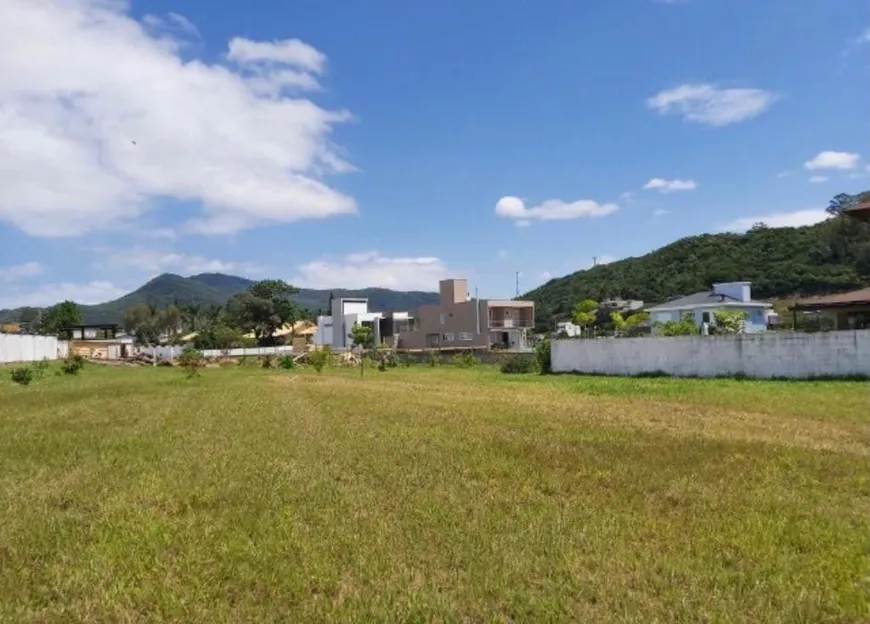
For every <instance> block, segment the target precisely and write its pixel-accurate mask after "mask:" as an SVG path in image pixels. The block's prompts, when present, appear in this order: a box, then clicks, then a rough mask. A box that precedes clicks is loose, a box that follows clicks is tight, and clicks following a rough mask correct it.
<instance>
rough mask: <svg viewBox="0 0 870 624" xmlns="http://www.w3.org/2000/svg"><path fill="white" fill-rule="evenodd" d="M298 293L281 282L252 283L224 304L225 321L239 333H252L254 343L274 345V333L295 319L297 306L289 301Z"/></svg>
mask: <svg viewBox="0 0 870 624" xmlns="http://www.w3.org/2000/svg"><path fill="white" fill-rule="evenodd" d="M298 292H299V289H298V288H294V287H293V286H291V285H290V284H288V283H286V282H284V281H282V280H263V281H261V282H256V283H255V284H253V285H252V286H251V287H250V288H248V290H246V291H245V292H241V293H238V294H236V295H233V296H232V297H231V298H230V300H229V301H228V302H227V308H226V312H227V314H226V315H227V319H228V321H229V322H230V324H232V325H234V326H236V327H238V328H239V329H241V330H242V331H243V332H253V333H254V336H255V337H256V339H257V343H258V344H259V345H261V346H268V345H272V344H274V343H275V337H274V334H275V331H276V330H278V329H280V328H281V327H283V326H284V325H286V324H288V323H289V324H292V323H295V322H296V321H297V320H299V307H298V306H297V305H296V303H294V302H293V300H292V299H291V298H290V297H291V296H292V295H295V294H296V293H298Z"/></svg>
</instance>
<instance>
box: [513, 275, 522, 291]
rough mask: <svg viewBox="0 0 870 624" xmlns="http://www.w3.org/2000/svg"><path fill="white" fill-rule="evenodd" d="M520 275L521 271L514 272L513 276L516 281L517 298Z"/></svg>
mask: <svg viewBox="0 0 870 624" xmlns="http://www.w3.org/2000/svg"><path fill="white" fill-rule="evenodd" d="M520 273H521V271H514V275H515V276H516V281H517V297H519V296H520Z"/></svg>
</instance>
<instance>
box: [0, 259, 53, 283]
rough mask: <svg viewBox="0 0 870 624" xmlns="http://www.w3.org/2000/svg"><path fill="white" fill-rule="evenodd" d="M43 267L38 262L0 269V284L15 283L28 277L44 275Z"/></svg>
mask: <svg viewBox="0 0 870 624" xmlns="http://www.w3.org/2000/svg"><path fill="white" fill-rule="evenodd" d="M42 271H43V269H42V265H41V264H39V263H38V262H25V263H24V264H16V265H13V266H8V267H0V282H14V281H17V280H20V279H24V278H26V277H34V276H36V275H41V274H42Z"/></svg>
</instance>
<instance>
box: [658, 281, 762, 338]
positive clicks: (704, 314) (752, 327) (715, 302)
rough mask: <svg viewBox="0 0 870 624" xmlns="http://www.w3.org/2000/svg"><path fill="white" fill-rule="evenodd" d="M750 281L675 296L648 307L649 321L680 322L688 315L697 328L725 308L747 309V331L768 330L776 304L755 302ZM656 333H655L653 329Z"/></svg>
mask: <svg viewBox="0 0 870 624" xmlns="http://www.w3.org/2000/svg"><path fill="white" fill-rule="evenodd" d="M750 286H751V284H750V283H749V282H726V283H721V284H713V290H712V291H702V292H697V293H694V294H692V295H687V296H684V297H676V298H674V299H671V300H670V301H666V302H664V303H661V304H659V305H657V306H653V307H651V308H647V312H649V314H650V322H651V323H652V324H653V327H655V324H656V323H666V322H668V321H678V320H680V318H682V317H683V316H684V315H686V314H691V315H692V316H693V317H694V319H695V322H696V323H697V325H698V326H700V325H701V324H703V323H708V324H712V323H713V322H714V312H715V311H716V310H719V309H722V308H725V309H729V310H744V311H745V312H746V317H747V320H746V323H745V324H744V331H746V332H759V331H765V330H766V329H767V317H768V316H769V314H770V312H771V309H772V308H773V305H772V304H770V303H767V302H765V301H756V300H754V299H752V296H751V289H750ZM654 331H655V330H654Z"/></svg>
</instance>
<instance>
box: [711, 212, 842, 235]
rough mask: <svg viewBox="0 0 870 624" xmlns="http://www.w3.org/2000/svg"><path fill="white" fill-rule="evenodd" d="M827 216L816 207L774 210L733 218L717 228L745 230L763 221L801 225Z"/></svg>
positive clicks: (818, 220)
mask: <svg viewBox="0 0 870 624" xmlns="http://www.w3.org/2000/svg"><path fill="white" fill-rule="evenodd" d="M829 216H830V215H829V214H828V213H827V212H825V211H824V210H820V209H817V208H811V209H808V210H795V211H793V212H776V213H772V214H766V215H757V216H754V217H742V218H740V219H735V220H734V221H732V222H731V223H728V224H727V225H723V226H721V227H720V228H718V230H719V231H720V232H745V231H746V230H748V229H750V228H751V227H752V226H753V225H755V224H756V223H764V224H765V225H767V226H768V227H801V226H803V225H813V224H814V223H819V222H821V221H824V220H825V219H827V218H828V217H829Z"/></svg>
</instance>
